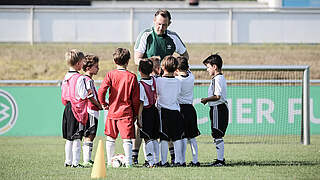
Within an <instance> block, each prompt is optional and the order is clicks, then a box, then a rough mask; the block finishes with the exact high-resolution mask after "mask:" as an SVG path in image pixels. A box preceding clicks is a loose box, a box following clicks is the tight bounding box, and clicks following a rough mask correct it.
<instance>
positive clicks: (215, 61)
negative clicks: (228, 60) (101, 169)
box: [201, 54, 229, 166]
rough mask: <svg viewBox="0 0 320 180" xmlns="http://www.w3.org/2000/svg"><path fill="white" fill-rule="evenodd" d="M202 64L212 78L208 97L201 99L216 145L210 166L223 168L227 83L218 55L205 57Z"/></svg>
mask: <svg viewBox="0 0 320 180" xmlns="http://www.w3.org/2000/svg"><path fill="white" fill-rule="evenodd" d="M203 64H204V65H205V66H206V67H207V71H208V72H209V74H210V76H213V78H212V82H211V84H210V86H209V89H208V97H206V98H201V103H203V104H206V103H208V104H209V106H210V120H211V132H212V137H213V138H214V143H215V144H216V150H217V160H216V161H215V162H213V163H212V164H211V165H212V166H225V159H224V141H223V137H224V135H225V132H226V130H227V127H228V116H229V110H228V106H227V83H226V80H225V78H224V76H223V75H222V73H221V68H222V59H221V57H220V56H219V55H218V54H214V55H211V56H209V57H207V58H206V59H205V60H204V61H203Z"/></svg>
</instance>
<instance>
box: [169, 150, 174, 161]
mask: <svg viewBox="0 0 320 180" xmlns="http://www.w3.org/2000/svg"><path fill="white" fill-rule="evenodd" d="M169 152H170V156H171V161H175V155H174V146H172V147H169Z"/></svg>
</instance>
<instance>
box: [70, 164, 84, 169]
mask: <svg viewBox="0 0 320 180" xmlns="http://www.w3.org/2000/svg"><path fill="white" fill-rule="evenodd" d="M71 167H72V168H85V167H84V166H83V165H82V164H78V165H72V166H71Z"/></svg>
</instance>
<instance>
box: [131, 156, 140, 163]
mask: <svg viewBox="0 0 320 180" xmlns="http://www.w3.org/2000/svg"><path fill="white" fill-rule="evenodd" d="M132 162H133V164H134V165H137V164H139V162H138V157H135V156H132Z"/></svg>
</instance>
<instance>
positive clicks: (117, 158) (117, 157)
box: [111, 154, 125, 168]
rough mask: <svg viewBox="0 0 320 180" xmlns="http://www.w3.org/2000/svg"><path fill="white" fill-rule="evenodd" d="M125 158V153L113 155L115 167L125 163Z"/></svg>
mask: <svg viewBox="0 0 320 180" xmlns="http://www.w3.org/2000/svg"><path fill="white" fill-rule="evenodd" d="M124 159H125V156H124V155H123V154H117V155H115V156H113V157H112V159H111V166H112V167H114V168H118V167H121V166H123V165H125V161H124Z"/></svg>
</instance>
